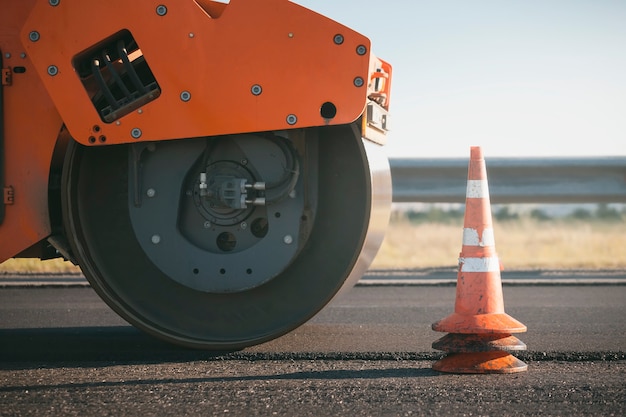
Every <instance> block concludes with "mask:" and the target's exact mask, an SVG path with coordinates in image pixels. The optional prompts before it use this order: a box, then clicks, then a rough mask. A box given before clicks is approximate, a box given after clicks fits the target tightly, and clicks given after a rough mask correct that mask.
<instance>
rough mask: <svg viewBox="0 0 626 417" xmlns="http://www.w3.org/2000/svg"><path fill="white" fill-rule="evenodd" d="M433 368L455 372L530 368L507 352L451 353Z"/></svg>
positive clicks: (497, 371)
mask: <svg viewBox="0 0 626 417" xmlns="http://www.w3.org/2000/svg"><path fill="white" fill-rule="evenodd" d="M433 369H434V370H435V371H439V372H447V373H454V374H512V373H516V372H524V371H526V370H528V365H526V364H525V363H524V362H522V361H521V360H519V359H517V358H516V357H515V356H513V355H511V354H510V353H507V352H499V351H494V352H472V353H451V354H449V355H448V356H446V357H445V358H443V359H441V360H439V361H437V362H435V363H434V364H433Z"/></svg>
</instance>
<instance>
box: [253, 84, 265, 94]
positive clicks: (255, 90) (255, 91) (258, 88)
mask: <svg viewBox="0 0 626 417" xmlns="http://www.w3.org/2000/svg"><path fill="white" fill-rule="evenodd" d="M250 91H251V92H252V94H254V95H255V96H258V95H260V94H261V93H262V92H263V88H261V86H260V85H258V84H254V85H253V86H252V88H251V89H250Z"/></svg>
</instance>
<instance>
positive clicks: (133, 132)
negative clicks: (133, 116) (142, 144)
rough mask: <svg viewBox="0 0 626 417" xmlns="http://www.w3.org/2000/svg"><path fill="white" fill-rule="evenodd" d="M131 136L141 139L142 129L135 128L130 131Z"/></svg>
mask: <svg viewBox="0 0 626 417" xmlns="http://www.w3.org/2000/svg"><path fill="white" fill-rule="evenodd" d="M130 135H131V136H132V137H133V138H135V139H139V138H140V137H141V129H139V128H138V127H136V128H134V129H133V130H131V131H130Z"/></svg>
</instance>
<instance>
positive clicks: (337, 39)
mask: <svg viewBox="0 0 626 417" xmlns="http://www.w3.org/2000/svg"><path fill="white" fill-rule="evenodd" d="M333 41H335V43H336V44H337V45H341V44H342V43H343V35H340V34H336V35H335V37H334V38H333Z"/></svg>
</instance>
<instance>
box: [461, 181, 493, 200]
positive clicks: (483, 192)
mask: <svg viewBox="0 0 626 417" xmlns="http://www.w3.org/2000/svg"><path fill="white" fill-rule="evenodd" d="M466 197H467V198H488V197H489V185H488V184H487V180H467V191H466Z"/></svg>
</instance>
